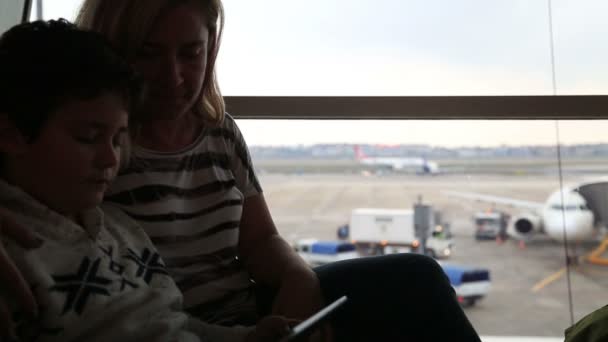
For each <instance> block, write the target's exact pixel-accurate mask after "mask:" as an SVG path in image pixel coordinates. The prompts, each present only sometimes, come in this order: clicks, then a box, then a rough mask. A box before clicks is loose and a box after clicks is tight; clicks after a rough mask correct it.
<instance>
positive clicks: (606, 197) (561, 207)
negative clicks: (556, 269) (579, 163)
mask: <svg viewBox="0 0 608 342" xmlns="http://www.w3.org/2000/svg"><path fill="white" fill-rule="evenodd" d="M444 193H445V194H447V195H448V196H452V197H459V198H464V199H469V200H474V201H481V202H486V203H491V204H502V205H508V206H511V207H515V208H519V209H522V212H521V213H519V214H517V215H513V216H512V219H511V221H510V222H509V227H508V228H507V232H508V233H509V235H511V236H513V237H515V238H517V239H519V240H520V241H524V242H525V241H528V240H529V239H530V238H532V237H533V236H535V235H537V234H546V235H547V236H548V237H550V238H551V239H553V240H555V241H559V242H563V241H564V240H566V241H568V242H576V243H580V242H583V241H585V240H591V239H595V240H597V238H598V237H600V236H601V235H600V233H602V230H605V229H606V226H605V225H606V223H608V220H607V218H608V181H591V182H587V183H581V184H578V185H576V186H571V187H565V188H563V189H562V190H556V191H554V192H553V193H551V195H549V197H548V198H547V200H546V201H545V202H544V203H539V202H532V201H526V200H519V199H514V198H507V197H500V196H493V195H487V194H479V193H472V192H458V191H444Z"/></svg>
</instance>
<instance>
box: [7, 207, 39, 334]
mask: <svg viewBox="0 0 608 342" xmlns="http://www.w3.org/2000/svg"><path fill="white" fill-rule="evenodd" d="M5 238H9V239H11V240H13V241H15V242H16V243H17V244H19V245H20V246H21V247H23V248H28V249H31V248H36V247H40V245H41V244H42V241H41V240H39V239H38V238H36V236H34V235H33V234H32V233H31V232H30V231H28V230H27V229H24V228H23V227H21V226H19V225H18V224H17V223H15V221H13V220H12V219H11V218H10V215H9V214H8V213H7V211H6V210H5V209H3V208H0V284H2V288H1V291H0V293H1V294H2V296H0V337H9V336H10V337H14V334H15V332H14V329H15V327H14V323H13V321H12V317H11V309H10V308H9V305H8V301H7V297H8V296H10V297H11V299H12V301H15V302H16V303H17V305H18V307H19V308H20V309H21V311H23V312H24V313H25V314H26V315H30V316H31V317H35V316H36V315H37V314H38V313H37V304H36V300H35V299H34V295H33V294H32V292H31V291H30V288H29V286H28V285H27V282H26V281H25V279H24V278H23V276H22V275H21V272H19V270H18V269H17V267H16V266H15V264H14V263H13V261H12V260H11V259H10V257H9V256H8V254H7V253H6V250H5V249H4V244H3V243H1V240H3V239H5Z"/></svg>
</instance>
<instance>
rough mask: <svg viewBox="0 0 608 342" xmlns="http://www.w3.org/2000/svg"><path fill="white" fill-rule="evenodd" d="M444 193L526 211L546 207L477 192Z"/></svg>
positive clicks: (535, 203) (542, 204)
mask: <svg viewBox="0 0 608 342" xmlns="http://www.w3.org/2000/svg"><path fill="white" fill-rule="evenodd" d="M442 192H443V193H444V194H446V195H448V196H451V197H458V198H464V199H468V200H472V201H477V202H486V203H492V204H504V205H508V206H512V207H517V208H525V209H531V210H540V209H542V207H543V206H544V205H545V204H544V203H540V202H532V201H524V200H519V199H515V198H509V197H500V196H494V195H487V194H479V193H475V192H461V191H442Z"/></svg>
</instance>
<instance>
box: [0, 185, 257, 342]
mask: <svg viewBox="0 0 608 342" xmlns="http://www.w3.org/2000/svg"><path fill="white" fill-rule="evenodd" d="M0 206H1V207H3V208H5V209H8V210H9V213H10V217H11V218H12V219H14V220H15V221H16V223H18V224H19V225H21V226H22V227H24V228H25V229H29V230H31V231H32V232H33V233H34V234H35V235H36V236H38V237H40V238H41V239H42V240H43V243H42V245H41V246H40V247H39V248H35V249H31V250H26V249H24V248H21V247H20V246H19V245H18V244H17V243H15V242H14V241H12V240H9V239H6V238H3V239H2V243H3V245H4V247H5V249H6V250H7V253H8V254H9V256H10V257H11V259H12V260H13V261H14V262H15V264H16V265H17V267H18V269H19V270H20V271H21V272H22V274H23V275H24V277H25V279H26V281H27V282H28V283H29V285H30V287H31V289H32V292H33V293H34V296H35V298H36V301H37V303H38V307H39V314H38V317H37V318H36V319H28V318H26V317H24V316H23V315H21V314H20V313H19V312H15V314H14V319H15V320H16V321H17V324H18V329H17V333H18V336H19V337H20V339H21V340H23V341H29V340H35V341H147V342H151V341H200V340H202V341H242V340H243V339H244V337H245V335H246V334H247V333H249V332H250V331H251V328H243V327H231V328H228V327H221V326H216V325H209V324H206V323H203V322H200V321H198V320H195V319H192V318H189V317H188V315H187V314H185V313H184V312H183V311H181V301H182V296H181V293H180V292H179V290H178V288H177V286H176V284H175V282H174V281H173V280H172V279H171V277H170V276H169V274H168V273H167V270H166V269H165V265H164V263H163V261H162V259H161V258H160V256H159V255H158V253H157V251H156V249H155V248H154V246H153V245H152V242H151V241H150V239H149V238H148V236H147V235H146V234H145V233H144V231H143V230H142V229H141V228H140V227H139V226H138V225H137V223H135V222H134V221H133V220H132V219H130V218H129V217H128V216H126V215H125V214H124V213H122V212H121V211H120V210H119V209H117V208H114V207H111V206H103V207H101V208H94V209H91V210H88V211H87V212H85V213H83V214H82V216H81V217H80V223H81V225H80V224H76V223H75V222H73V221H72V220H69V219H68V218H66V217H65V216H63V215H61V214H59V213H57V212H55V211H53V210H51V209H50V208H48V207H47V206H45V205H44V204H42V203H40V202H39V201H37V200H36V199H34V198H32V196H30V195H29V194H27V193H25V192H24V191H22V190H21V189H19V188H17V187H14V186H12V185H9V184H7V183H6V182H4V181H2V180H0ZM0 224H1V222H0ZM0 232H1V227H0ZM0 236H1V235H0ZM0 290H2V289H1V287H0ZM3 297H4V298H7V296H6V294H5V295H4V296H3Z"/></svg>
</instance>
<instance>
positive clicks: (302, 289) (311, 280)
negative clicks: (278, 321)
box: [272, 269, 332, 342]
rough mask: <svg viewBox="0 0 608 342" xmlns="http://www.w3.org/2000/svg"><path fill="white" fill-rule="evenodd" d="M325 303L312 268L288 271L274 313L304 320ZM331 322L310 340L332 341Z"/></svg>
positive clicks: (277, 297)
mask: <svg viewBox="0 0 608 342" xmlns="http://www.w3.org/2000/svg"><path fill="white" fill-rule="evenodd" d="M324 305H325V303H324V299H323V294H322V292H321V286H320V283H319V279H318V278H317V275H316V274H315V273H314V272H313V271H312V269H305V270H303V269H298V271H293V272H286V274H285V276H284V277H283V279H282V281H281V286H280V287H279V291H278V293H277V296H276V297H275V300H274V303H273V309H272V312H273V314H278V315H283V316H286V317H294V318H298V319H301V320H304V319H306V318H308V317H310V316H312V315H314V314H315V313H316V312H317V311H319V310H320V309H321V308H322V307H323V306H324ZM331 336H332V332H331V327H330V325H329V324H326V325H324V326H322V329H320V330H318V331H316V332H315V333H313V334H312V335H311V337H310V341H325V342H329V341H332V337H331Z"/></svg>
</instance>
